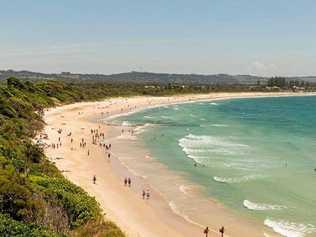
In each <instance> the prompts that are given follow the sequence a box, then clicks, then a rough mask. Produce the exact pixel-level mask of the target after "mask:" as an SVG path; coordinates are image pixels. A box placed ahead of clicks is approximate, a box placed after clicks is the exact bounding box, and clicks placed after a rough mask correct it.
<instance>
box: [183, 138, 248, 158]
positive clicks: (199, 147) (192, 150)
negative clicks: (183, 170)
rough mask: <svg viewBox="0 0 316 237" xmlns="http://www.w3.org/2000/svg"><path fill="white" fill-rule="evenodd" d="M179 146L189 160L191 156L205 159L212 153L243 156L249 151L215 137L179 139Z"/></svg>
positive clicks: (244, 146)
mask: <svg viewBox="0 0 316 237" xmlns="http://www.w3.org/2000/svg"><path fill="white" fill-rule="evenodd" d="M178 144H179V146H181V147H182V150H183V151H184V152H185V153H186V154H187V156H188V157H189V158H192V157H190V156H195V155H196V154H199V155H202V156H203V157H205V156H209V155H210V154H211V153H213V154H214V153H216V154H224V155H234V154H242V153H244V152H245V151H247V150H248V149H249V147H248V146H247V145H244V144H239V143H234V142H231V141H229V140H227V139H223V138H218V137H213V136H196V135H193V134H189V135H187V136H185V137H183V138H181V139H179V142H178ZM203 153H204V154H203Z"/></svg>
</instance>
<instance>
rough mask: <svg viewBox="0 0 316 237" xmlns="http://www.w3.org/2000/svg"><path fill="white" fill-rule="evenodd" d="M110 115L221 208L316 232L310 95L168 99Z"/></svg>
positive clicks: (290, 232)
mask: <svg viewBox="0 0 316 237" xmlns="http://www.w3.org/2000/svg"><path fill="white" fill-rule="evenodd" d="M115 122H118V123H122V124H129V125H133V126H136V127H137V128H136V129H135V133H136V134H137V137H138V139H140V140H141V141H142V142H143V143H144V145H145V146H146V148H147V149H148V150H149V151H150V153H151V156H152V157H153V159H155V160H157V161H159V162H160V163H162V164H164V165H165V166H166V167H168V169H169V170H172V171H175V172H178V173H181V174H183V175H184V176H185V178H186V179H188V180H190V182H192V183H196V184H198V185H199V186H202V187H203V188H204V190H205V193H206V195H208V196H209V197H212V198H213V199H215V200H217V201H218V202H220V203H222V204H223V205H224V206H226V207H227V208H229V209H231V210H234V211H235V212H236V213H240V214H241V215H243V216H245V217H246V218H252V219H254V220H256V221H258V222H259V223H261V224H262V226H264V228H267V229H270V230H273V231H274V232H277V233H279V234H280V235H283V236H288V237H303V236H316V97H312V96H306V97H274V98H251V99H230V100H222V101H209V102H194V103H188V104H179V105H169V106H162V107H158V108H152V109H147V110H144V111H141V112H138V113H135V114H131V115H128V116H124V117H120V118H116V119H115ZM183 188H184V187H182V189H183Z"/></svg>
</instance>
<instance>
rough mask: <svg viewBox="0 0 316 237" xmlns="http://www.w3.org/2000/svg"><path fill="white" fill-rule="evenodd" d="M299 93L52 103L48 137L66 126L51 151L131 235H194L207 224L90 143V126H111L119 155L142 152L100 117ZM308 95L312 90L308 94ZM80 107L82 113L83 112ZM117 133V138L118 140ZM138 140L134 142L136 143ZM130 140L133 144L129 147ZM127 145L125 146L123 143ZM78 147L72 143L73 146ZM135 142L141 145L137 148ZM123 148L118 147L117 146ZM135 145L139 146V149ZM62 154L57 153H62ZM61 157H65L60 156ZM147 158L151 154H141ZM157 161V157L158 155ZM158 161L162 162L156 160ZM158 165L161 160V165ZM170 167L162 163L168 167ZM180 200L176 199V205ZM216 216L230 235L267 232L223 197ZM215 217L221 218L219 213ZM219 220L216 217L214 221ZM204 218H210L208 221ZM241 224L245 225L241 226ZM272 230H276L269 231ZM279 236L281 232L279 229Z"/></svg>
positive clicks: (110, 138)
mask: <svg viewBox="0 0 316 237" xmlns="http://www.w3.org/2000/svg"><path fill="white" fill-rule="evenodd" d="M292 95H295V96H298V94H293V93H216V94H210V95H185V96H175V97H133V98H116V99H109V100H105V101H103V102H88V103H77V104H72V105H66V106H62V107H58V108H55V109H52V110H50V111H48V112H46V113H45V121H46V123H47V126H46V127H45V132H46V133H47V134H48V138H49V140H48V141H47V142H54V141H56V140H57V139H58V137H59V135H58V134H57V133H56V130H57V129H58V128H62V129H63V130H64V132H63V135H62V140H63V146H62V147H61V148H60V149H59V150H53V149H50V148H48V149H46V154H47V155H48V157H50V158H51V159H52V160H53V161H54V162H56V165H57V167H58V168H59V169H60V170H64V171H67V172H64V174H65V176H66V177H67V178H69V179H70V180H71V181H73V182H75V183H76V184H78V185H80V186H81V187H83V188H84V189H85V190H86V191H88V192H89V193H90V194H91V195H93V196H95V197H96V199H97V200H98V202H99V203H100V204H101V207H102V208H103V209H104V211H105V213H106V216H107V217H108V218H110V219H111V220H113V221H115V222H116V223H117V224H118V225H119V226H120V227H121V228H122V229H123V230H124V231H125V232H126V233H127V236H194V235H201V233H202V226H198V225H196V224H194V223H190V222H188V220H186V218H183V217H181V216H180V215H179V213H178V214H177V213H174V212H172V210H171V208H170V207H169V204H170V202H169V203H168V202H166V198H165V197H163V196H162V195H161V194H160V193H159V191H158V190H155V189H152V187H151V183H150V182H148V180H146V177H137V173H135V172H134V174H133V171H132V169H130V170H128V169H129V167H128V165H126V166H124V164H123V163H122V162H121V161H120V160H119V159H117V158H116V157H112V159H111V162H108V161H107V160H106V159H105V154H104V151H103V150H101V149H100V148H99V147H98V146H93V145H91V144H89V143H90V140H91V135H90V129H91V128H92V129H100V130H101V131H103V132H105V135H106V140H107V141H108V142H113V144H116V145H115V146H119V147H120V148H121V149H119V150H120V152H115V153H114V152H113V155H114V156H115V155H118V156H122V155H123V154H125V155H127V154H128V156H133V155H134V156H138V155H139V154H140V153H139V152H140V151H142V152H143V151H144V150H143V147H136V148H135V147H130V146H131V145H133V144H134V145H135V144H136V143H133V140H127V141H128V142H126V139H121V140H119V141H117V139H116V138H117V136H118V135H119V133H120V131H119V130H120V128H119V127H115V126H112V125H108V124H104V123H100V122H99V121H100V119H106V118H109V117H112V118H113V116H121V115H123V114H126V113H133V112H137V111H140V110H142V109H147V108H149V107H155V106H163V105H166V104H175V103H188V102H193V101H198V100H221V99H231V98H245V97H261V96H292ZM302 95H304V96H306V95H307V94H302ZM79 112H80V114H79ZM68 132H72V134H73V137H74V140H75V141H74V144H75V145H72V144H71V143H70V141H69V139H68V140H67V137H66V134H67V133H68ZM81 138H84V139H85V140H87V141H88V148H89V150H90V153H91V155H90V156H89V157H87V154H86V151H83V150H80V149H79V144H78V142H79V140H80V139H81ZM115 139H116V140H115ZM131 141H132V143H131ZM126 146H128V147H126ZM122 147H124V149H123V148H122ZM71 148H72V149H71ZM134 148H135V149H134ZM113 149H114V150H115V149H118V148H117V147H114V148H113ZM133 150H134V151H133ZM58 157H59V159H56V158H58ZM60 158H61V159H60ZM141 159H147V160H148V158H144V156H143V157H141ZM152 162H154V161H152ZM155 165H156V164H155ZM155 167H156V166H155ZM164 168H165V167H162V169H164ZM93 175H96V176H97V177H98V181H97V185H93V184H92V182H91V177H92V176H93ZM124 176H132V179H133V183H135V187H133V188H132V190H129V189H126V188H125V187H124V186H123V185H122V178H123V177H124ZM144 186H146V187H150V188H151V190H152V199H151V200H150V202H144V201H143V200H142V199H141V198H140V195H139V191H140V190H141V189H142V188H143V187H144ZM174 206H175V204H174V205H173V207H174ZM213 206H214V210H213V211H214V213H216V214H214V217H216V219H219V220H214V222H213V220H211V221H210V222H211V223H208V225H209V226H210V227H211V228H212V229H213V230H214V232H216V233H217V229H218V227H219V224H220V223H223V222H222V221H224V220H226V221H225V222H224V224H225V225H226V223H227V224H228V226H229V227H231V228H228V235H227V236H262V235H263V234H262V233H263V232H262V230H257V229H256V226H252V223H248V222H247V221H246V220H238V218H237V219H236V218H235V217H234V216H233V215H230V213H229V212H228V211H227V210H226V209H225V208H223V207H222V206H221V205H219V204H217V203H213ZM214 219H215V218H214ZM212 222H213V223H212ZM203 224H204V223H203ZM238 226H244V227H242V228H238ZM269 236H274V235H273V234H270V233H269ZM275 236H277V235H275Z"/></svg>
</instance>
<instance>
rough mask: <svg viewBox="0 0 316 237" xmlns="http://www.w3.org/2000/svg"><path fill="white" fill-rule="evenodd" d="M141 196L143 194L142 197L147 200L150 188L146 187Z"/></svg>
mask: <svg viewBox="0 0 316 237" xmlns="http://www.w3.org/2000/svg"><path fill="white" fill-rule="evenodd" d="M142 196H143V199H147V200H148V199H149V198H150V190H149V189H148V188H147V189H146V190H143V192H142Z"/></svg>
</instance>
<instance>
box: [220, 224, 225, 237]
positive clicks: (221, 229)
mask: <svg viewBox="0 0 316 237" xmlns="http://www.w3.org/2000/svg"><path fill="white" fill-rule="evenodd" d="M224 232H225V228H224V226H222V227H221V228H220V229H219V233H221V237H224Z"/></svg>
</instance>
